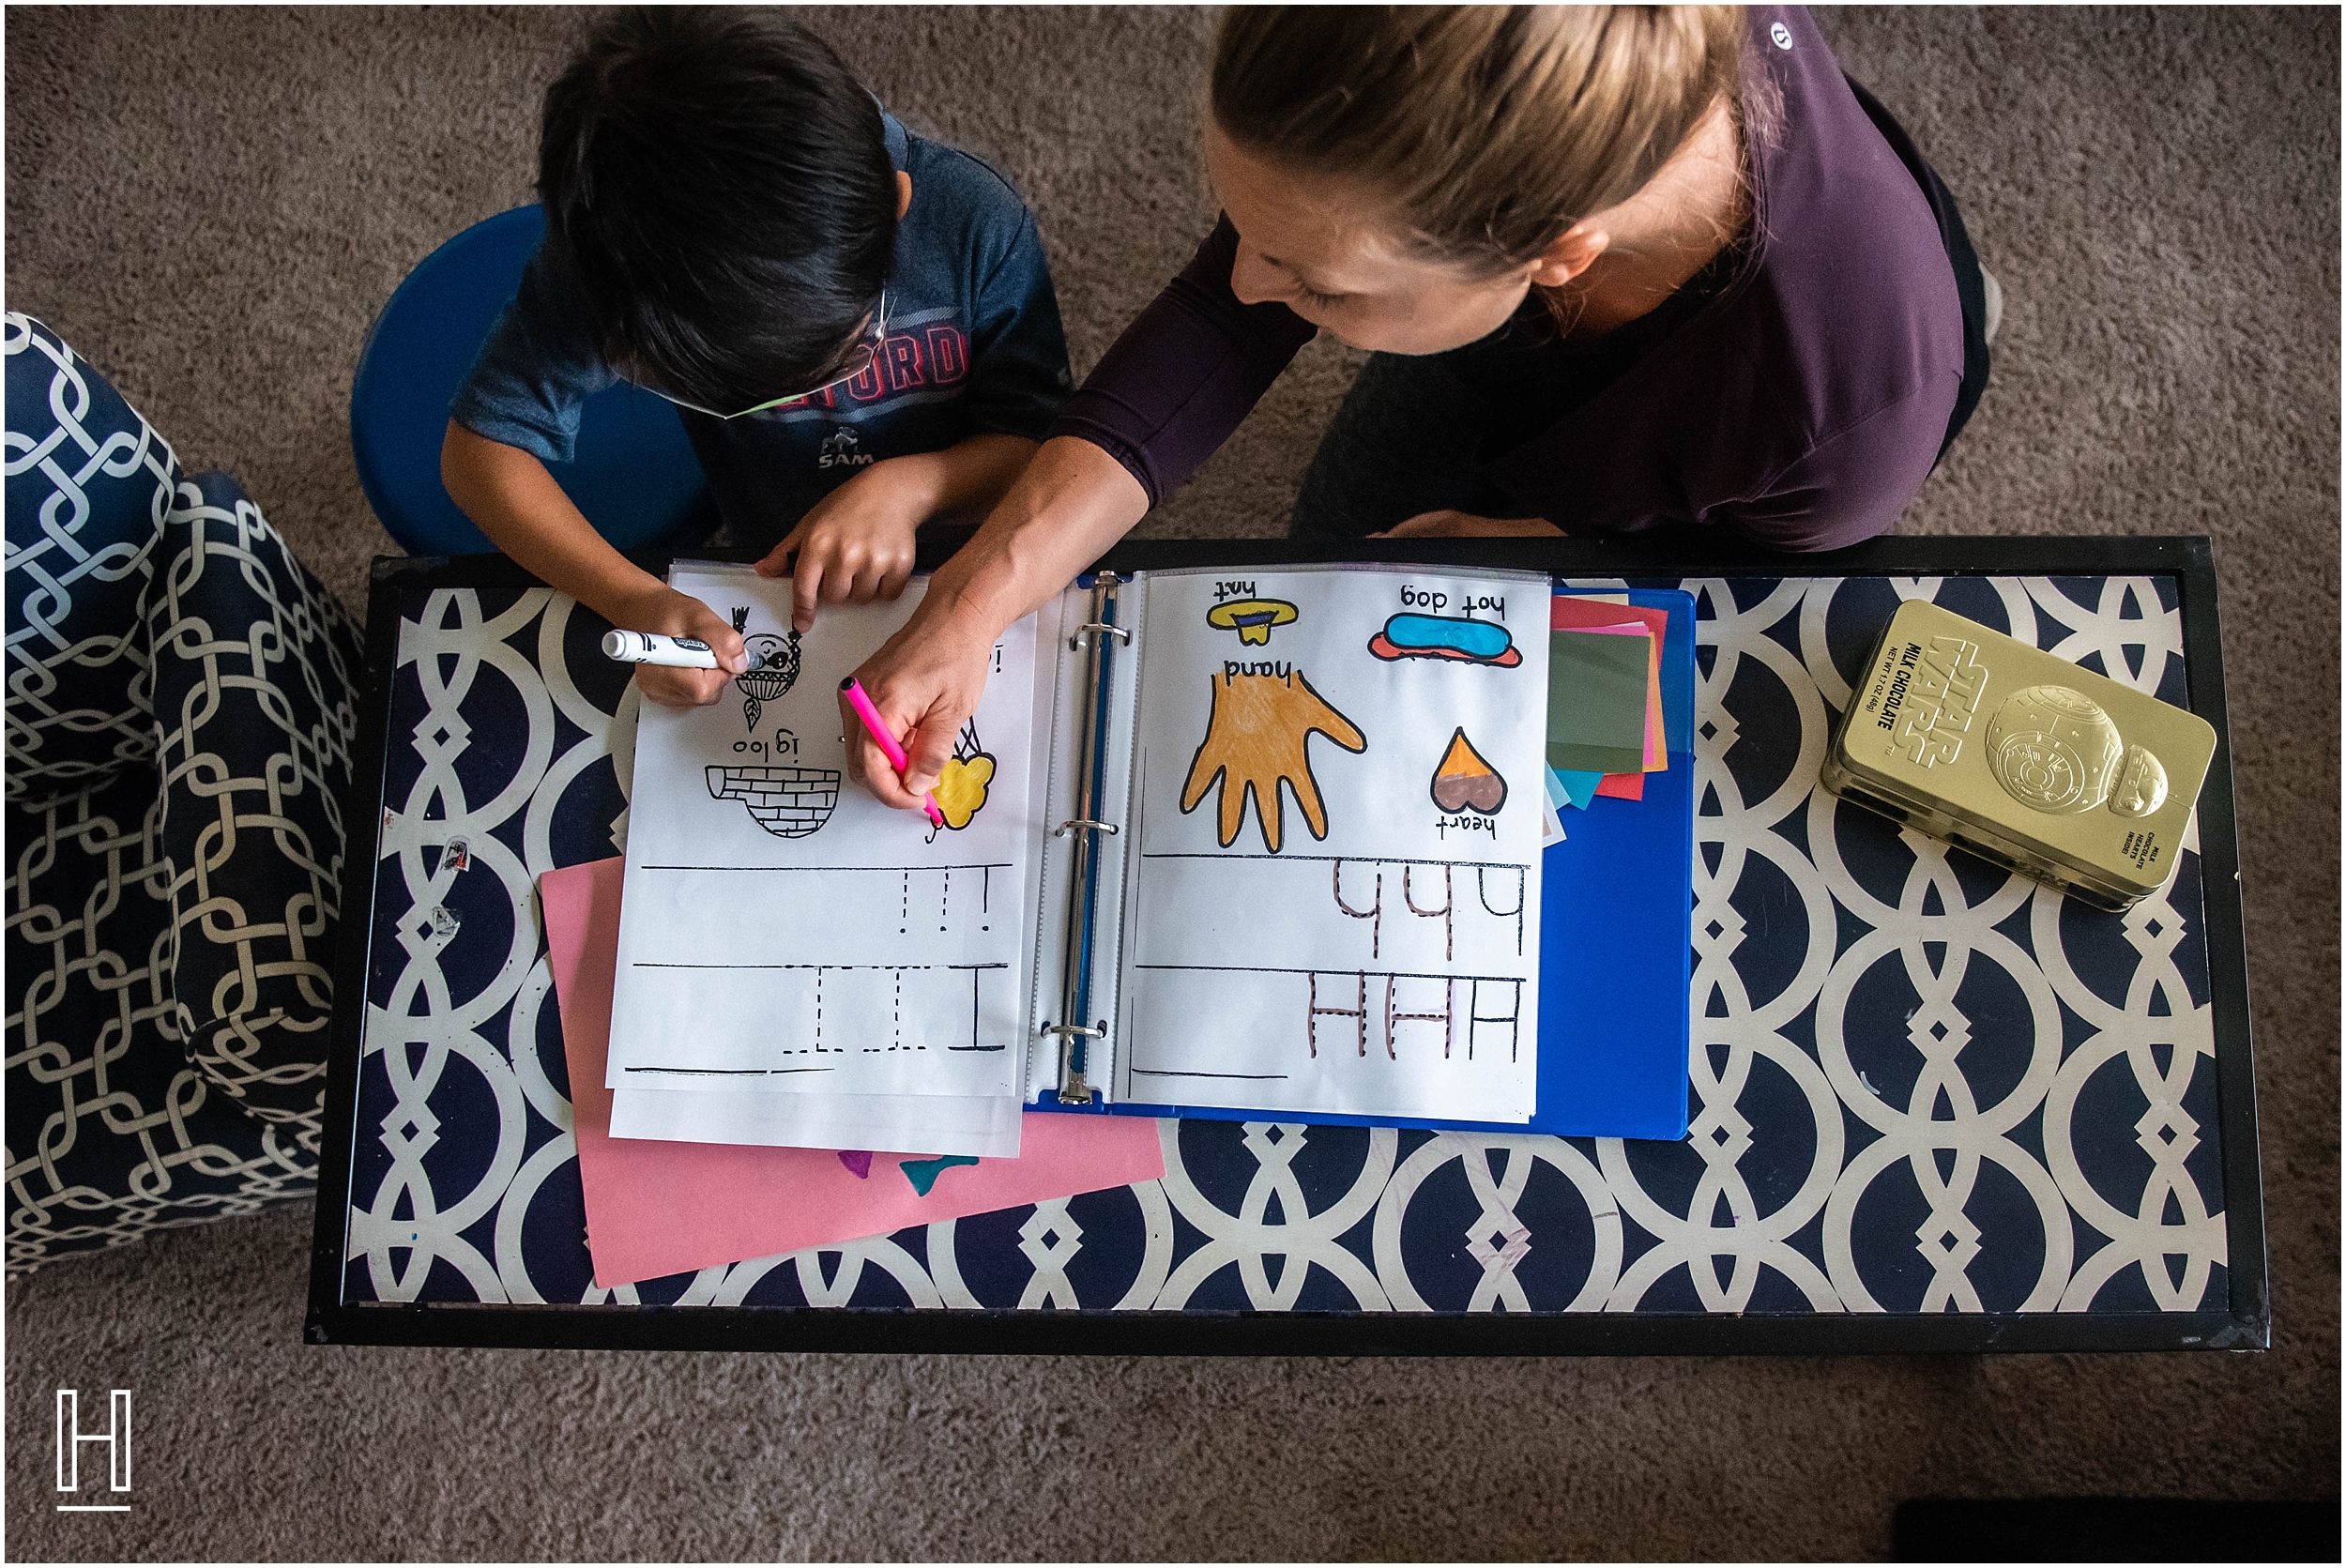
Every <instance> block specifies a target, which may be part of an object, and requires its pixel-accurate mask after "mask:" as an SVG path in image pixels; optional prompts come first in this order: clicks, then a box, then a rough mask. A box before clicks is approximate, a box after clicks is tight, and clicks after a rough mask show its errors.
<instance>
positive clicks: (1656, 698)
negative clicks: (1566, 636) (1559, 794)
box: [1547, 594, 1670, 800]
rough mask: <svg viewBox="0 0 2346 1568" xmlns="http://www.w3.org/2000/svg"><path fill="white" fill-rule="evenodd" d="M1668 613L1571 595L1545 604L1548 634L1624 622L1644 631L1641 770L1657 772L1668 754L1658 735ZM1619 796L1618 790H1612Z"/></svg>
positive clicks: (1612, 626) (1601, 629)
mask: <svg viewBox="0 0 2346 1568" xmlns="http://www.w3.org/2000/svg"><path fill="white" fill-rule="evenodd" d="M1669 618H1670V613H1669V612H1668V610H1649V609H1646V608H1644V607H1643V606H1642V605H1637V604H1607V603H1606V602H1605V601H1602V600H1596V599H1580V598H1577V597H1575V596H1573V595H1571V594H1559V595H1551V596H1550V597H1549V599H1548V601H1547V626H1548V630H1549V631H1551V632H1580V631H1591V632H1605V631H1610V630H1614V629H1616V628H1618V627H1620V626H1622V625H1623V624H1625V623H1627V622H1630V621H1636V622H1638V623H1639V624H1641V625H1643V626H1644V627H1645V629H1646V634H1647V636H1648V637H1649V638H1650V639H1652V640H1651V642H1650V644H1649V645H1648V650H1647V653H1646V672H1645V679H1646V691H1645V770H1646V771H1647V772H1649V773H1659V772H1663V771H1665V770H1667V769H1668V767H1669V765H1670V759H1669V753H1668V750H1667V747H1666V741H1665V738H1664V737H1663V734H1662V639H1663V637H1664V636H1666V635H1667V634H1668V629H1669ZM1644 792H1645V786H1644V785H1643V784H1639V785H1638V794H1637V795H1631V796H1630V797H1629V798H1630V799H1633V800H1634V799H1638V796H1639V795H1642V794H1644ZM1611 793H1615V794H1619V793H1622V791H1613V792H1611Z"/></svg>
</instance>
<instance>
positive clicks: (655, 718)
mask: <svg viewBox="0 0 2346 1568" xmlns="http://www.w3.org/2000/svg"><path fill="white" fill-rule="evenodd" d="M670 580H671V582H672V583H673V584H674V586H676V587H677V588H678V589H679V590H681V591H682V592H685V593H688V594H691V595H693V596H694V597H695V598H698V599H700V600H701V601H704V602H705V603H707V604H708V606H709V607H710V608H711V609H713V610H715V611H716V612H717V613H718V614H719V615H720V616H723V617H727V618H729V619H734V620H736V621H737V622H738V624H739V626H740V628H741V630H742V632H743V635H744V637H745V639H746V641H747V643H748V647H749V652H750V655H751V659H752V661H753V667H752V669H751V670H750V671H749V672H748V673H747V674H745V675H743V676H741V677H739V678H738V679H736V680H735V681H734V682H733V683H732V685H731V686H730V687H729V688H728V690H727V691H726V693H725V694H724V697H723V698H722V699H720V700H719V701H718V702H717V703H716V704H715V705H714V706H712V707H708V708H693V709H678V708H663V707H659V706H657V705H654V704H650V703H647V704H645V705H644V707H643V712H642V716H641V719H640V721H639V723H638V728H637V732H636V738H635V754H634V774H633V781H632V788H631V790H630V796H629V813H628V835H627V875H626V892H625V896H624V903H623V905H622V908H621V918H620V927H619V952H618V970H617V983H616V987H615V992H614V996H613V1004H612V1018H611V1053H610V1065H609V1073H608V1077H607V1080H606V1081H607V1082H608V1083H609V1085H610V1086H611V1087H612V1088H614V1089H615V1090H619V1091H623V1092H624V1091H627V1090H645V1091H649V1090H658V1091H660V1095H659V1098H658V1099H656V1100H650V1101H642V1102H638V1103H636V1104H635V1105H634V1107H633V1108H632V1109H628V1110H626V1114H625V1119H627V1120H628V1121H629V1122H630V1124H631V1125H638V1126H651V1125H668V1124H669V1123H670V1122H672V1121H673V1120H674V1119H676V1118H679V1117H681V1118H690V1117H691V1116H692V1115H693V1112H692V1111H691V1110H690V1108H689V1107H684V1106H683V1105H682V1102H683V1101H684V1100H685V1099H687V1098H689V1097H692V1096H694V1095H712V1094H729V1095H730V1096H733V1097H737V1098H738V1097H741V1096H756V1097H760V1098H761V1099H767V1098H774V1097H790V1096H797V1095H807V1096H816V1097H825V1098H829V1097H833V1096H895V1097H910V1096H926V1097H953V1096H962V1097H998V1098H1000V1099H1002V1100H1004V1101H1005V1102H1006V1103H1009V1104H1012V1105H1013V1112H1012V1113H1011V1119H1012V1121H1013V1124H1014V1120H1015V1117H1014V1102H1015V1097H1016V1096H1017V1095H1018V1094H1019V1093H1020V1090H1021V1088H1022V1085H1021V1083H1020V1081H1019V1076H1020V1074H1021V1073H1022V1072H1023V1068H1024V1063H1025V1051H1024V1040H1023V1034H1022V1028H1023V1020H1024V998H1023V993H1022V988H1021V982H1022V980H1023V978H1024V975H1025V973H1026V968H1025V966H1026V964H1027V962H1028V955H1027V953H1026V952H1025V951H1024V950H1023V947H1022V936H1030V934H1031V932H1032V930H1033V926H1034V921H1033V919H1032V913H1031V911H1030V910H1029V909H1028V907H1027V904H1028V891H1027V890H1028V878H1027V863H1026V862H1027V860H1028V858H1029V849H1028V845H1029V844H1030V842H1031V840H1032V838H1033V835H1034V825H1033V823H1032V822H1031V821H1030V816H1031V814H1032V811H1033V810H1034V809H1036V808H1035V807H1034V806H1033V805H1032V803H1031V802H1030V799H1029V795H1030V790H1029V783H1030V775H1031V773H1032V771H1033V766H1034V765H1033V759H1032V757H1031V756H1030V754H1029V753H1030V739H1031V736H1032V732H1033V728H1034V723H1033V714H1034V707H1035V701H1036V692H1035V648H1034V621H1033V618H1032V617H1028V619H1027V620H1024V621H1021V622H1019V623H1018V624H1017V625H1015V626H1013V628H1011V630H1010V631H1009V632H1007V633H1005V635H1004V636H1003V638H1002V640H1001V642H1000V644H999V645H998V647H997V648H996V650H995V659H994V664H993V670H992V674H991V677H990V678H989V680H988V682H987V685H986V688H985V692H984V695H983V699H982V700H981V701H980V703H979V705H978V709H977V713H976V715H975V716H974V718H973V719H972V720H971V722H970V724H969V725H968V726H967V727H966V728H965V729H964V730H963V732H962V734H961V736H960V738H959V740H958V743H957V745H956V747H955V751H954V758H953V761H952V763H951V764H950V765H949V766H948V768H947V769H946V777H945V779H944V781H943V783H941V784H939V786H938V790H937V797H938V804H939V806H940V807H941V808H942V809H943V811H944V814H945V818H946V825H945V826H944V827H942V828H937V827H933V826H932V825H931V824H930V823H928V822H927V821H925V820H923V819H922V818H921V817H920V816H918V815H916V814H910V813H902V812H895V811H891V810H888V809H886V808H884V807H882V806H881V805H880V804H879V803H878V802H877V801H876V800H875V799H872V797H871V796H870V795H869V794H868V793H867V792H866V791H865V790H864V789H863V788H862V787H861V785H859V784H855V783H853V782H852V781H850V780H849V779H847V778H846V777H845V746H844V744H843V742H842V739H841V733H840V731H841V723H840V710H839V705H838V700H837V699H838V691H839V686H840V682H841V681H842V679H843V678H844V677H846V676H847V675H849V674H850V673H851V672H852V671H853V670H854V669H855V668H856V666H857V665H859V664H860V663H861V662H862V661H863V660H864V659H866V658H867V657H869V656H870V655H871V654H872V653H873V652H874V651H875V650H876V649H877V648H878V647H879V646H880V645H881V643H883V642H884V641H886V640H887V638H888V637H889V636H890V635H891V633H893V632H895V631H896V630H897V629H898V628H899V627H901V626H902V625H903V624H904V623H905V621H906V618H907V617H909V616H910V615H911V614H912V611H913V608H914V607H915V605H916V604H917V603H918V602H919V601H920V597H921V595H922V592H923V591H924V589H925V586H926V582H925V579H916V580H915V581H914V583H913V584H912V586H910V587H909V588H907V589H906V593H905V595H904V597H903V598H902V599H900V600H899V601H896V602H895V603H893V604H871V605H861V606H850V605H825V606H824V607H823V609H822V613H821V616H820V617H819V619H818V620H817V622H816V624H815V629H814V630H813V631H812V632H807V633H806V634H805V635H804V636H802V637H793V636H792V635H791V633H790V585H789V583H788V582H786V581H780V580H769V579H767V578H763V577H759V576H757V575H756V574H755V573H754V572H753V571H749V570H748V569H746V568H738V569H737V568H728V567H717V566H687V565H683V564H679V566H678V569H677V570H676V571H674V572H673V573H672V574H671V579H670ZM626 1105H627V1101H626V1100H625V1099H622V1101H621V1102H620V1104H619V1106H617V1107H615V1112H614V1115H615V1122H614V1128H613V1131H614V1132H615V1134H617V1135H620V1136H628V1135H656V1136H677V1135H680V1134H678V1133H677V1132H674V1131H669V1132H666V1133H647V1134H628V1133H626V1132H622V1131H621V1130H620V1127H619V1125H618V1121H619V1119H621V1111H622V1108H624V1107H626ZM812 1110H813V1107H807V1108H805V1110H804V1111H801V1112H798V1113H789V1112H786V1111H784V1110H777V1109H776V1108H774V1107H771V1106H769V1107H768V1108H767V1109H766V1110H764V1111H760V1110H759V1109H758V1108H757V1104H755V1103H751V1104H745V1105H744V1106H742V1107H740V1108H739V1109H738V1110H732V1111H721V1110H720V1109H718V1108H715V1107H714V1106H713V1105H712V1108H711V1109H709V1110H708V1111H707V1112H706V1113H703V1114H704V1115H705V1117H706V1118H707V1119H708V1120H706V1121H705V1123H704V1124H703V1134H704V1135H703V1140H702V1141H736V1140H732V1139H728V1138H725V1137H723V1136H720V1135H718V1123H717V1121H716V1120H715V1119H717V1118H720V1117H724V1118H727V1119H730V1120H735V1121H742V1122H744V1123H745V1124H747V1123H758V1124H761V1125H768V1126H769V1127H770V1126H772V1125H774V1124H777V1120H778V1119H779V1120H781V1121H788V1122H790V1124H791V1125H792V1126H793V1127H794V1128H796V1129H797V1131H796V1132H795V1133H794V1134H792V1135H791V1136H789V1137H786V1138H785V1137H756V1138H744V1139H740V1140H738V1141H754V1142H779V1141H799V1138H800V1136H815V1140H816V1142H817V1143H818V1145H821V1146H825V1147H850V1148H854V1147H861V1148H894V1147H912V1145H910V1144H905V1145H901V1146H900V1145H898V1144H896V1143H894V1142H892V1141H889V1140H881V1141H878V1142H872V1141H869V1140H865V1141H861V1142H858V1141H855V1139H853V1138H848V1139H847V1141H845V1142H837V1143H829V1144H824V1143H823V1142H822V1139H821V1137H820V1135H819V1134H810V1133H808V1132H807V1131H806V1130H805V1129H804V1128H803V1127H800V1125H799V1123H800V1121H803V1120H805V1119H807V1115H806V1112H809V1111H812ZM940 1114H941V1115H942V1116H943V1117H944V1118H945V1119H946V1120H950V1121H953V1122H954V1123H955V1124H961V1123H967V1125H968V1126H969V1127H970V1128H971V1129H972V1130H973V1135H976V1134H977V1133H978V1132H980V1131H982V1130H983V1129H992V1128H995V1127H996V1126H998V1122H999V1120H1000V1117H999V1115H998V1114H997V1113H996V1112H995V1111H994V1110H993V1109H992V1108H965V1109H959V1110H951V1111H945V1112H941V1113H940ZM794 1117H795V1118H796V1119H795V1120H794V1119H793V1118H794ZM663 1118H665V1119H668V1120H666V1121H663ZM815 1120H818V1121H819V1120H820V1118H819V1117H817V1118H815ZM1013 1135H1014V1134H1013ZM919 1147H920V1148H921V1149H922V1150H923V1151H931V1150H935V1149H937V1147H938V1146H937V1142H936V1140H935V1139H934V1138H932V1139H929V1140H928V1141H924V1142H922V1143H920V1144H919ZM945 1151H947V1152H951V1151H952V1150H945ZM989 1151H990V1150H989Z"/></svg>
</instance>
